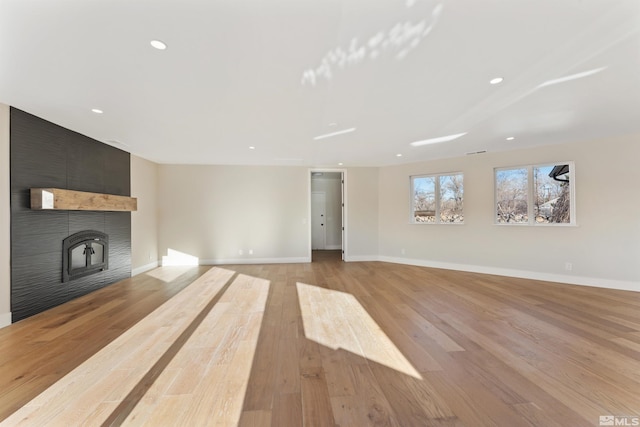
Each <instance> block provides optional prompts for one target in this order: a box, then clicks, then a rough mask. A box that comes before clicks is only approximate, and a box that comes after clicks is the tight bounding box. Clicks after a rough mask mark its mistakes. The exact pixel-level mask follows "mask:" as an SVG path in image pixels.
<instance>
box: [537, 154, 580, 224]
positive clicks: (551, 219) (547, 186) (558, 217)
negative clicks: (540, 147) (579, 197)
mask: <svg viewBox="0 0 640 427" xmlns="http://www.w3.org/2000/svg"><path fill="white" fill-rule="evenodd" d="M569 182H570V181H569V165H550V166H538V167H534V168H533V191H534V192H535V195H534V207H535V211H534V213H535V221H536V223H538V224H554V223H555V224H569V223H570V222H571V194H570V185H569Z"/></svg>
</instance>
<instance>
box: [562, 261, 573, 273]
mask: <svg viewBox="0 0 640 427" xmlns="http://www.w3.org/2000/svg"><path fill="white" fill-rule="evenodd" d="M564 269H565V270H567V271H571V270H573V264H571V263H570V262H565V263H564Z"/></svg>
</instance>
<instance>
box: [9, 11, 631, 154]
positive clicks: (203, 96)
mask: <svg viewBox="0 0 640 427" xmlns="http://www.w3.org/2000/svg"><path fill="white" fill-rule="evenodd" d="M153 39H159V40H162V41H164V42H165V43H166V44H167V45H168V49H166V50H165V51H159V50H156V49H154V48H152V47H151V46H150V44H149V42H150V41H151V40H153ZM597 70H600V71H598V72H596V71H597ZM588 72H592V74H590V75H587V76H585V77H582V78H574V79H573V80H568V81H564V82H561V83H557V84H547V85H546V86H545V85H544V84H545V82H549V81H552V80H556V79H563V78H566V77H578V75H580V73H585V74H589V73H588ZM498 76H500V77H503V78H504V81H503V82H502V83H501V84H497V85H490V84H489V80H490V79H492V78H494V77H498ZM541 85H542V86H541ZM0 102H2V103H5V104H9V105H12V106H14V107H17V108H20V109H22V110H25V111H27V112H29V113H32V114H35V115H37V116H40V117H42V118H45V119H47V120H49V121H52V122H54V123H57V124H60V125H62V126H65V127H68V128H70V129H73V130H75V131H78V132H80V133H83V134H85V135H88V136H90V137H92V138H95V139H98V140H100V141H103V142H107V143H109V144H112V145H115V146H118V147H119V148H122V149H125V150H127V151H130V152H131V153H134V154H136V155H139V156H142V157H144V158H147V159H150V160H153V161H157V162H160V163H197V164H273V165H305V166H318V167H319V166H322V167H335V166H337V165H338V164H339V163H343V164H344V166H381V165H390V164H396V163H406V162H413V161H421V160H428V159H435V158H442V157H452V156H461V155H464V154H465V153H467V152H471V151H480V150H488V151H498V150H509V149H514V148H520V147H531V146H535V145H548V144H556V143H563V142H569V141H579V140H586V139H594V138H600V137H605V136H610V135H617V134H629V133H635V132H639V131H640V1H639V0H442V1H438V0H234V1H232V0H92V1H91V0H0ZM92 108H99V109H101V110H103V111H104V114H101V115H98V114H95V113H92V112H91V109H92ZM350 128H356V130H355V131H353V132H351V133H345V134H342V135H338V136H335V137H331V138H325V139H321V140H314V139H313V138H314V137H316V136H320V135H323V134H327V133H331V132H337V131H341V130H345V129H350ZM463 132H467V134H466V135H464V136H462V137H460V138H459V139H456V140H454V141H449V142H443V143H438V144H431V145H425V146H421V147H413V146H411V145H409V144H410V143H411V142H414V141H418V140H424V139H428V138H435V137H440V136H446V135H451V134H458V133H463ZM509 136H515V137H516V139H515V140H513V141H506V140H505V138H506V137H509ZM113 141H118V142H119V143H114V142H113ZM249 146H254V147H255V149H253V150H252V149H249ZM397 154H402V157H397V156H396V155H397Z"/></svg>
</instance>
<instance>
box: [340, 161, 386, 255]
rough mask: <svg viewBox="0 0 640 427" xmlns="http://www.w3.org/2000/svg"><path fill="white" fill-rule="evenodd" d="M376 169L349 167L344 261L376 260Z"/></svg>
mask: <svg viewBox="0 0 640 427" xmlns="http://www.w3.org/2000/svg"><path fill="white" fill-rule="evenodd" d="M378 171H379V169H378V168H349V169H348V170H347V179H346V183H345V184H346V186H347V188H346V197H347V257H346V261H366V260H375V259H377V258H378V209H379V208H378V206H379V203H378Z"/></svg>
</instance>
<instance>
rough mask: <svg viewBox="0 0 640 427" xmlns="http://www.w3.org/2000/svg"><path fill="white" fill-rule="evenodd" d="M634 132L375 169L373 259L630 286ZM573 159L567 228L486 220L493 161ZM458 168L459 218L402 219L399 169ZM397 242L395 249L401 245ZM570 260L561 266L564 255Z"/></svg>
mask: <svg viewBox="0 0 640 427" xmlns="http://www.w3.org/2000/svg"><path fill="white" fill-rule="evenodd" d="M638 139H640V136H638V135H636V136H630V137H621V138H614V139H608V140H604V141H587V142H579V143H573V144H564V145H557V146H546V147H541V148H535V149H523V150H516V151H508V152H501V153H487V154H481V155H475V156H467V157H463V158H455V159H446V160H438V161H432V162H424V163H418V164H410V165H401V166H394V167H384V168H381V169H380V199H379V207H380V259H382V260H387V261H393V262H404V263H411V264H417V265H426V266H435V267H443V268H457V269H462V270H469V271H480V272H488V273H495V274H504V275H511V276H520V277H530V278H539V279H544V280H553V281H560V282H567V283H576V284H590V285H596V286H603V287H613V288H620V289H633V290H638V291H640V269H639V268H638V266H637V263H638V260H640V220H638V218H639V214H638V212H640V198H639V197H637V194H638V189H637V185H638V183H640V168H638V166H637V161H638V159H640V143H638ZM570 160H573V161H575V175H576V179H575V184H576V209H577V212H576V219H577V226H575V227H527V226H498V225H494V207H493V203H494V195H493V169H494V168H495V167H505V166H516V165H523V164H536V163H553V162H559V161H570ZM455 171H462V172H464V211H465V224H464V225H418V224H410V221H409V217H410V215H409V209H410V208H409V206H410V204H409V203H410V190H409V177H410V176H411V175H417V174H431V173H440V172H455ZM403 249H404V254H403V253H402V251H403ZM566 262H570V263H571V264H572V265H573V269H572V271H566V270H565V263H566Z"/></svg>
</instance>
